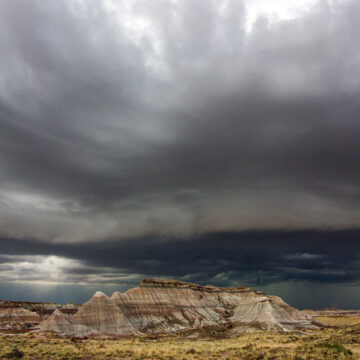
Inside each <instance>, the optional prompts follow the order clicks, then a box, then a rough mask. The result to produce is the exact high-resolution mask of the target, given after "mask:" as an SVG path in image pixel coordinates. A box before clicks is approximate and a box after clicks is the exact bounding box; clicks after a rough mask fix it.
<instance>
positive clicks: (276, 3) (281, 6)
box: [245, 0, 318, 32]
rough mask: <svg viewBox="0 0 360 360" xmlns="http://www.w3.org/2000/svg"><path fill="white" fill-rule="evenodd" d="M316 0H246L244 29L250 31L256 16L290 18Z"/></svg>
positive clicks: (295, 16)
mask: <svg viewBox="0 0 360 360" xmlns="http://www.w3.org/2000/svg"><path fill="white" fill-rule="evenodd" d="M317 2H318V1H317V0H291V1H289V0H246V1H245V7H246V11H247V19H246V26H245V27H246V30H247V31H248V32H250V31H251V29H252V26H253V25H254V23H255V21H256V19H257V17H258V16H265V17H267V18H268V19H269V20H270V21H273V22H276V21H280V20H291V19H295V18H297V17H299V16H301V15H302V14H303V13H304V12H306V11H307V10H308V9H309V8H311V6H313V5H315V4H316V3H317Z"/></svg>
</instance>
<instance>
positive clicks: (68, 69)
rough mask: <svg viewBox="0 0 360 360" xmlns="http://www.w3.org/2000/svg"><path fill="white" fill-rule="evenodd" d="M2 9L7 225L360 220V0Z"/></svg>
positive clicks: (32, 231) (42, 233) (8, 230)
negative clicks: (251, 7) (296, 6)
mask: <svg viewBox="0 0 360 360" xmlns="http://www.w3.org/2000/svg"><path fill="white" fill-rule="evenodd" d="M0 6H1V11H0V14H1V15H0V16H1V21H0V44H1V45H0V49H1V54H2V56H1V59H0V76H1V82H0V106H1V115H0V143H1V146H0V162H1V169H2V170H1V172H0V181H1V184H2V186H1V194H0V215H1V220H0V229H1V232H2V233H3V234H8V235H12V236H23V237H24V236H25V237H27V236H34V237H39V238H42V239H45V240H49V239H65V240H69V241H70V240H82V239H89V238H92V239H101V238H107V237H109V236H110V237H112V236H116V237H127V236H137V235H141V234H143V235H146V234H153V233H165V234H183V235H189V234H193V233H198V232H200V233H201V232H208V231H219V230H221V231H223V230H239V229H251V228H314V227H320V228H322V227H329V226H330V227H354V226H358V225H359V223H358V219H359V211H360V203H359V193H360V189H359V185H358V184H359V177H360V172H359V169H358V167H357V166H356V162H357V156H358V154H359V150H360V148H359V142H358V141H357V138H358V137H359V135H360V134H359V132H360V129H359V125H358V122H357V118H358V116H359V113H360V108H359V101H358V98H359V85H360V84H359V79H360V76H359V75H360V74H359V70H360V66H359V61H358V59H359V51H360V48H359V46H358V45H357V43H358V42H357V39H356V37H357V34H358V30H360V29H358V27H359V24H358V21H357V19H358V15H359V12H360V5H359V4H358V2H356V1H346V2H342V3H340V2H332V3H328V2H326V1H325V2H324V1H323V2H318V3H315V4H314V6H313V7H311V8H310V9H309V10H308V11H307V12H305V13H304V14H302V15H300V16H298V17H296V18H295V19H293V20H287V21H285V20H283V21H278V22H273V21H271V20H270V19H268V18H266V17H264V16H263V17H259V18H258V19H257V20H256V22H255V23H254V25H253V27H252V30H251V31H250V32H248V31H247V30H246V29H245V22H246V19H247V17H246V16H247V15H246V6H245V4H242V3H241V2H238V1H230V0H229V1H224V2H217V1H210V2H208V1H199V2H196V4H194V2H190V1H182V2H163V1H156V2H154V3H152V4H151V6H150V5H149V4H148V2H145V1H140V0H139V1H134V2H129V3H127V4H125V3H123V4H117V5H114V4H113V5H111V3H109V2H105V1H104V2H98V1H91V0H88V1H86V2H84V3H80V2H79V3H77V2H73V1H65V0H64V1H49V2H47V3H46V4H40V3H39V2H37V1H16V2H3V3H2V4H1V5H0ZM199 19H201V21H200V20H199Z"/></svg>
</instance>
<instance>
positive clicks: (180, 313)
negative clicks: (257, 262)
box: [0, 279, 322, 337]
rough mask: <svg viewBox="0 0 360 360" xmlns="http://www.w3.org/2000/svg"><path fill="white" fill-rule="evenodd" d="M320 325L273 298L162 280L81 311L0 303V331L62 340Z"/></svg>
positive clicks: (98, 299) (98, 296)
mask: <svg viewBox="0 0 360 360" xmlns="http://www.w3.org/2000/svg"><path fill="white" fill-rule="evenodd" d="M321 327H322V324H321V323H319V322H317V321H314V320H313V318H312V317H311V314H308V313H306V312H302V311H299V310H297V309H295V308H293V307H291V306H290V305H288V304H286V303H285V302H284V301H283V300H282V299H280V298H279V297H277V296H271V295H266V294H264V293H262V292H261V291H255V290H252V289H250V288H247V287H241V286H240V287H234V288H220V287H215V286H210V285H207V286H201V285H197V284H192V283H187V282H182V281H177V280H163V279H144V280H142V281H141V283H140V286H139V287H135V288H133V289H130V290H128V291H126V292H124V293H120V292H115V293H113V294H112V296H111V297H109V296H107V295H105V294H104V293H102V292H96V293H95V294H94V296H93V297H92V298H91V299H90V300H89V301H87V302H86V303H84V304H83V305H72V304H66V305H57V304H51V303H19V302H6V301H3V302H0V328H1V329H3V330H6V329H7V330H11V329H17V330H18V331H21V330H25V329H29V330H36V331H38V332H53V333H57V334H60V335H64V336H71V337H85V336H92V335H94V336H96V335H143V334H176V333H180V332H184V331H190V332H191V336H193V337H197V336H201V335H209V334H210V335H219V336H221V337H234V336H238V335H240V334H243V333H248V332H253V331H256V330H273V331H277V332H292V331H299V330H310V329H313V330H316V329H319V328H321Z"/></svg>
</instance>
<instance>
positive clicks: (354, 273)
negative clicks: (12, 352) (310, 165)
mask: <svg viewBox="0 0 360 360" xmlns="http://www.w3.org/2000/svg"><path fill="white" fill-rule="evenodd" d="M359 236H360V231H359V230H351V231H335V232H334V231H333V232H318V231H296V232H278V231H275V232H274V231H272V232H237V233H234V232H233V233H211V234H202V235H199V236H196V237H193V238H188V239H179V238H156V237H151V238H131V239H126V240H124V239H123V240H122V241H117V240H111V241H110V240H108V241H104V242H101V243H99V242H89V243H86V244H83V243H82V244H80V243H74V244H69V243H62V244H61V243H57V244H54V243H43V242H39V241H38V240H31V239H11V238H1V239H0V253H1V254H2V255H1V256H0V282H10V283H11V282H15V283H18V284H27V283H28V284H31V283H34V284H54V285H59V284H67V285H68V284H79V285H80V284H83V285H91V284H92V285H96V286H98V287H99V286H106V285H116V286H121V287H122V288H124V287H125V288H126V287H131V286H135V285H137V284H138V283H139V281H140V279H141V278H144V277H167V278H176V279H183V280H186V281H192V282H196V283H201V284H207V283H210V284H213V285H219V286H238V285H250V286H254V285H257V286H264V285H266V284H271V283H276V282H282V281H285V282H286V281H310V282H315V283H328V284H334V283H338V284H349V285H356V284H358V283H359V281H360V270H359V268H360V267H359V255H360V244H359V241H358V239H359Z"/></svg>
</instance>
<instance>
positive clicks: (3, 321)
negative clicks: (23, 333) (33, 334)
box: [0, 307, 41, 329]
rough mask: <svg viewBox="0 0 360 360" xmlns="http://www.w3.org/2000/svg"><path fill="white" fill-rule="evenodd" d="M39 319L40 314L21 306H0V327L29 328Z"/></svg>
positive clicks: (38, 321) (37, 322)
mask: <svg viewBox="0 0 360 360" xmlns="http://www.w3.org/2000/svg"><path fill="white" fill-rule="evenodd" d="M40 321H41V318H40V315H38V314H37V313H36V312H32V311H29V310H27V309H24V308H22V307H6V308H5V307H4V308H0V329H29V328H32V327H34V326H36V325H37V324H39V323H40Z"/></svg>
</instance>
